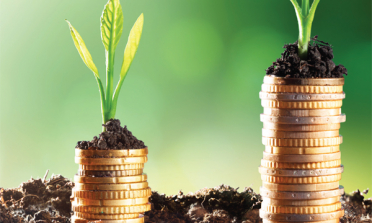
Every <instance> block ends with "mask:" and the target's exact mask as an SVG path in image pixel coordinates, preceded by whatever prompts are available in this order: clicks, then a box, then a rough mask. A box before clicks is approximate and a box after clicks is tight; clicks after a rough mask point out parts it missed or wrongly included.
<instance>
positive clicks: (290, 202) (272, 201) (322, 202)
mask: <svg viewBox="0 0 372 223" xmlns="http://www.w3.org/2000/svg"><path fill="white" fill-rule="evenodd" d="M340 199H341V196H337V197H330V198H325V199H317V200H276V199H271V198H267V197H263V198H262V203H263V204H267V205H273V206H320V205H328V204H335V203H337V202H339V201H340Z"/></svg>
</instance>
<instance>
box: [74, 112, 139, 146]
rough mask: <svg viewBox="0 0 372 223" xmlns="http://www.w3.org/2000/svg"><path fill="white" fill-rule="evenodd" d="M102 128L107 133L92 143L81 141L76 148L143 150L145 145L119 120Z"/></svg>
mask: <svg viewBox="0 0 372 223" xmlns="http://www.w3.org/2000/svg"><path fill="white" fill-rule="evenodd" d="M102 126H104V127H106V132H102V133H101V134H99V136H98V137H97V136H94V138H93V140H92V141H79V142H78V143H77V145H76V147H75V148H77V149H83V150H88V149H92V150H120V149H143V148H145V147H146V146H145V144H144V143H143V142H142V141H141V140H138V139H137V138H136V137H135V136H133V134H132V132H130V131H129V130H128V129H127V126H124V128H123V127H121V126H120V121H119V120H118V119H111V120H110V121H108V122H107V123H106V124H103V125H102Z"/></svg>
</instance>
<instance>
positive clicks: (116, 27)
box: [66, 0, 144, 131]
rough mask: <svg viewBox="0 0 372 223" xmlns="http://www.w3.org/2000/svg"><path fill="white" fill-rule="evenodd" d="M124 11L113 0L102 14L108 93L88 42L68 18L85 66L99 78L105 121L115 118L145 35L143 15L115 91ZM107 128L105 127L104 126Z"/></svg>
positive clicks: (130, 42)
mask: <svg viewBox="0 0 372 223" xmlns="http://www.w3.org/2000/svg"><path fill="white" fill-rule="evenodd" d="M123 20H124V19H123V11H122V7H121V5H120V1H119V0H109V1H108V3H107V4H106V6H105V8H104V10H103V13H102V16H101V39H102V42H103V45H104V47H105V51H106V93H105V89H104V87H103V84H102V81H101V78H100V76H99V73H98V69H97V67H96V65H95V64H94V63H93V59H92V56H91V55H90V53H89V51H88V49H87V47H86V46H85V43H84V41H83V39H82V38H81V36H80V35H79V33H78V32H77V31H76V29H75V28H74V27H73V26H72V25H71V23H70V22H69V21H67V20H66V21H67V23H68V25H69V27H70V32H71V36H72V39H73V40H74V43H75V46H76V48H77V50H78V52H79V54H80V56H81V58H82V59H83V61H84V63H85V65H87V67H88V68H89V69H90V70H91V71H92V72H93V74H94V77H95V78H96V81H97V84H98V88H99V92H100V96H101V111H102V119H103V124H105V123H106V122H107V121H109V120H110V119H113V118H115V113H116V106H117V102H118V97H119V93H120V89H121V86H122V85H123V82H124V79H125V77H126V75H127V73H128V70H129V68H130V65H131V64H132V61H133V58H134V56H135V55H136V52H137V49H138V45H139V42H140V39H141V35H142V27H143V21H144V17H143V14H141V15H140V16H139V18H138V19H137V21H136V22H135V24H134V26H133V28H132V30H131V31H130V34H129V38H128V42H127V45H126V47H125V50H124V60H123V64H122V67H121V71H120V79H119V83H118V84H117V86H116V88H115V90H114V83H113V76H114V60H115V50H116V46H117V44H118V43H119V40H120V37H121V34H122V32H123ZM104 131H105V129H104Z"/></svg>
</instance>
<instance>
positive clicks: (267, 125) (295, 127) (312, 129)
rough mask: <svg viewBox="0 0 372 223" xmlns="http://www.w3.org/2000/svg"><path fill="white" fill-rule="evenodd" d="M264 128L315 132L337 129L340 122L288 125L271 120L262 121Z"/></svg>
mask: <svg viewBox="0 0 372 223" xmlns="http://www.w3.org/2000/svg"><path fill="white" fill-rule="evenodd" d="M263 127H264V129H273V130H276V131H291V132H317V131H331V130H339V129H340V127H341V124H340V123H332V124H324V125H296V124H293V125H288V124H279V123H273V122H264V123H263Z"/></svg>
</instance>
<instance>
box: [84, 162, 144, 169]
mask: <svg viewBox="0 0 372 223" xmlns="http://www.w3.org/2000/svg"><path fill="white" fill-rule="evenodd" d="M144 167H145V164H144V163H132V164H125V165H98V166H96V165H82V164H79V169H80V170H94V171H119V170H138V169H143V168H144Z"/></svg>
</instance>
